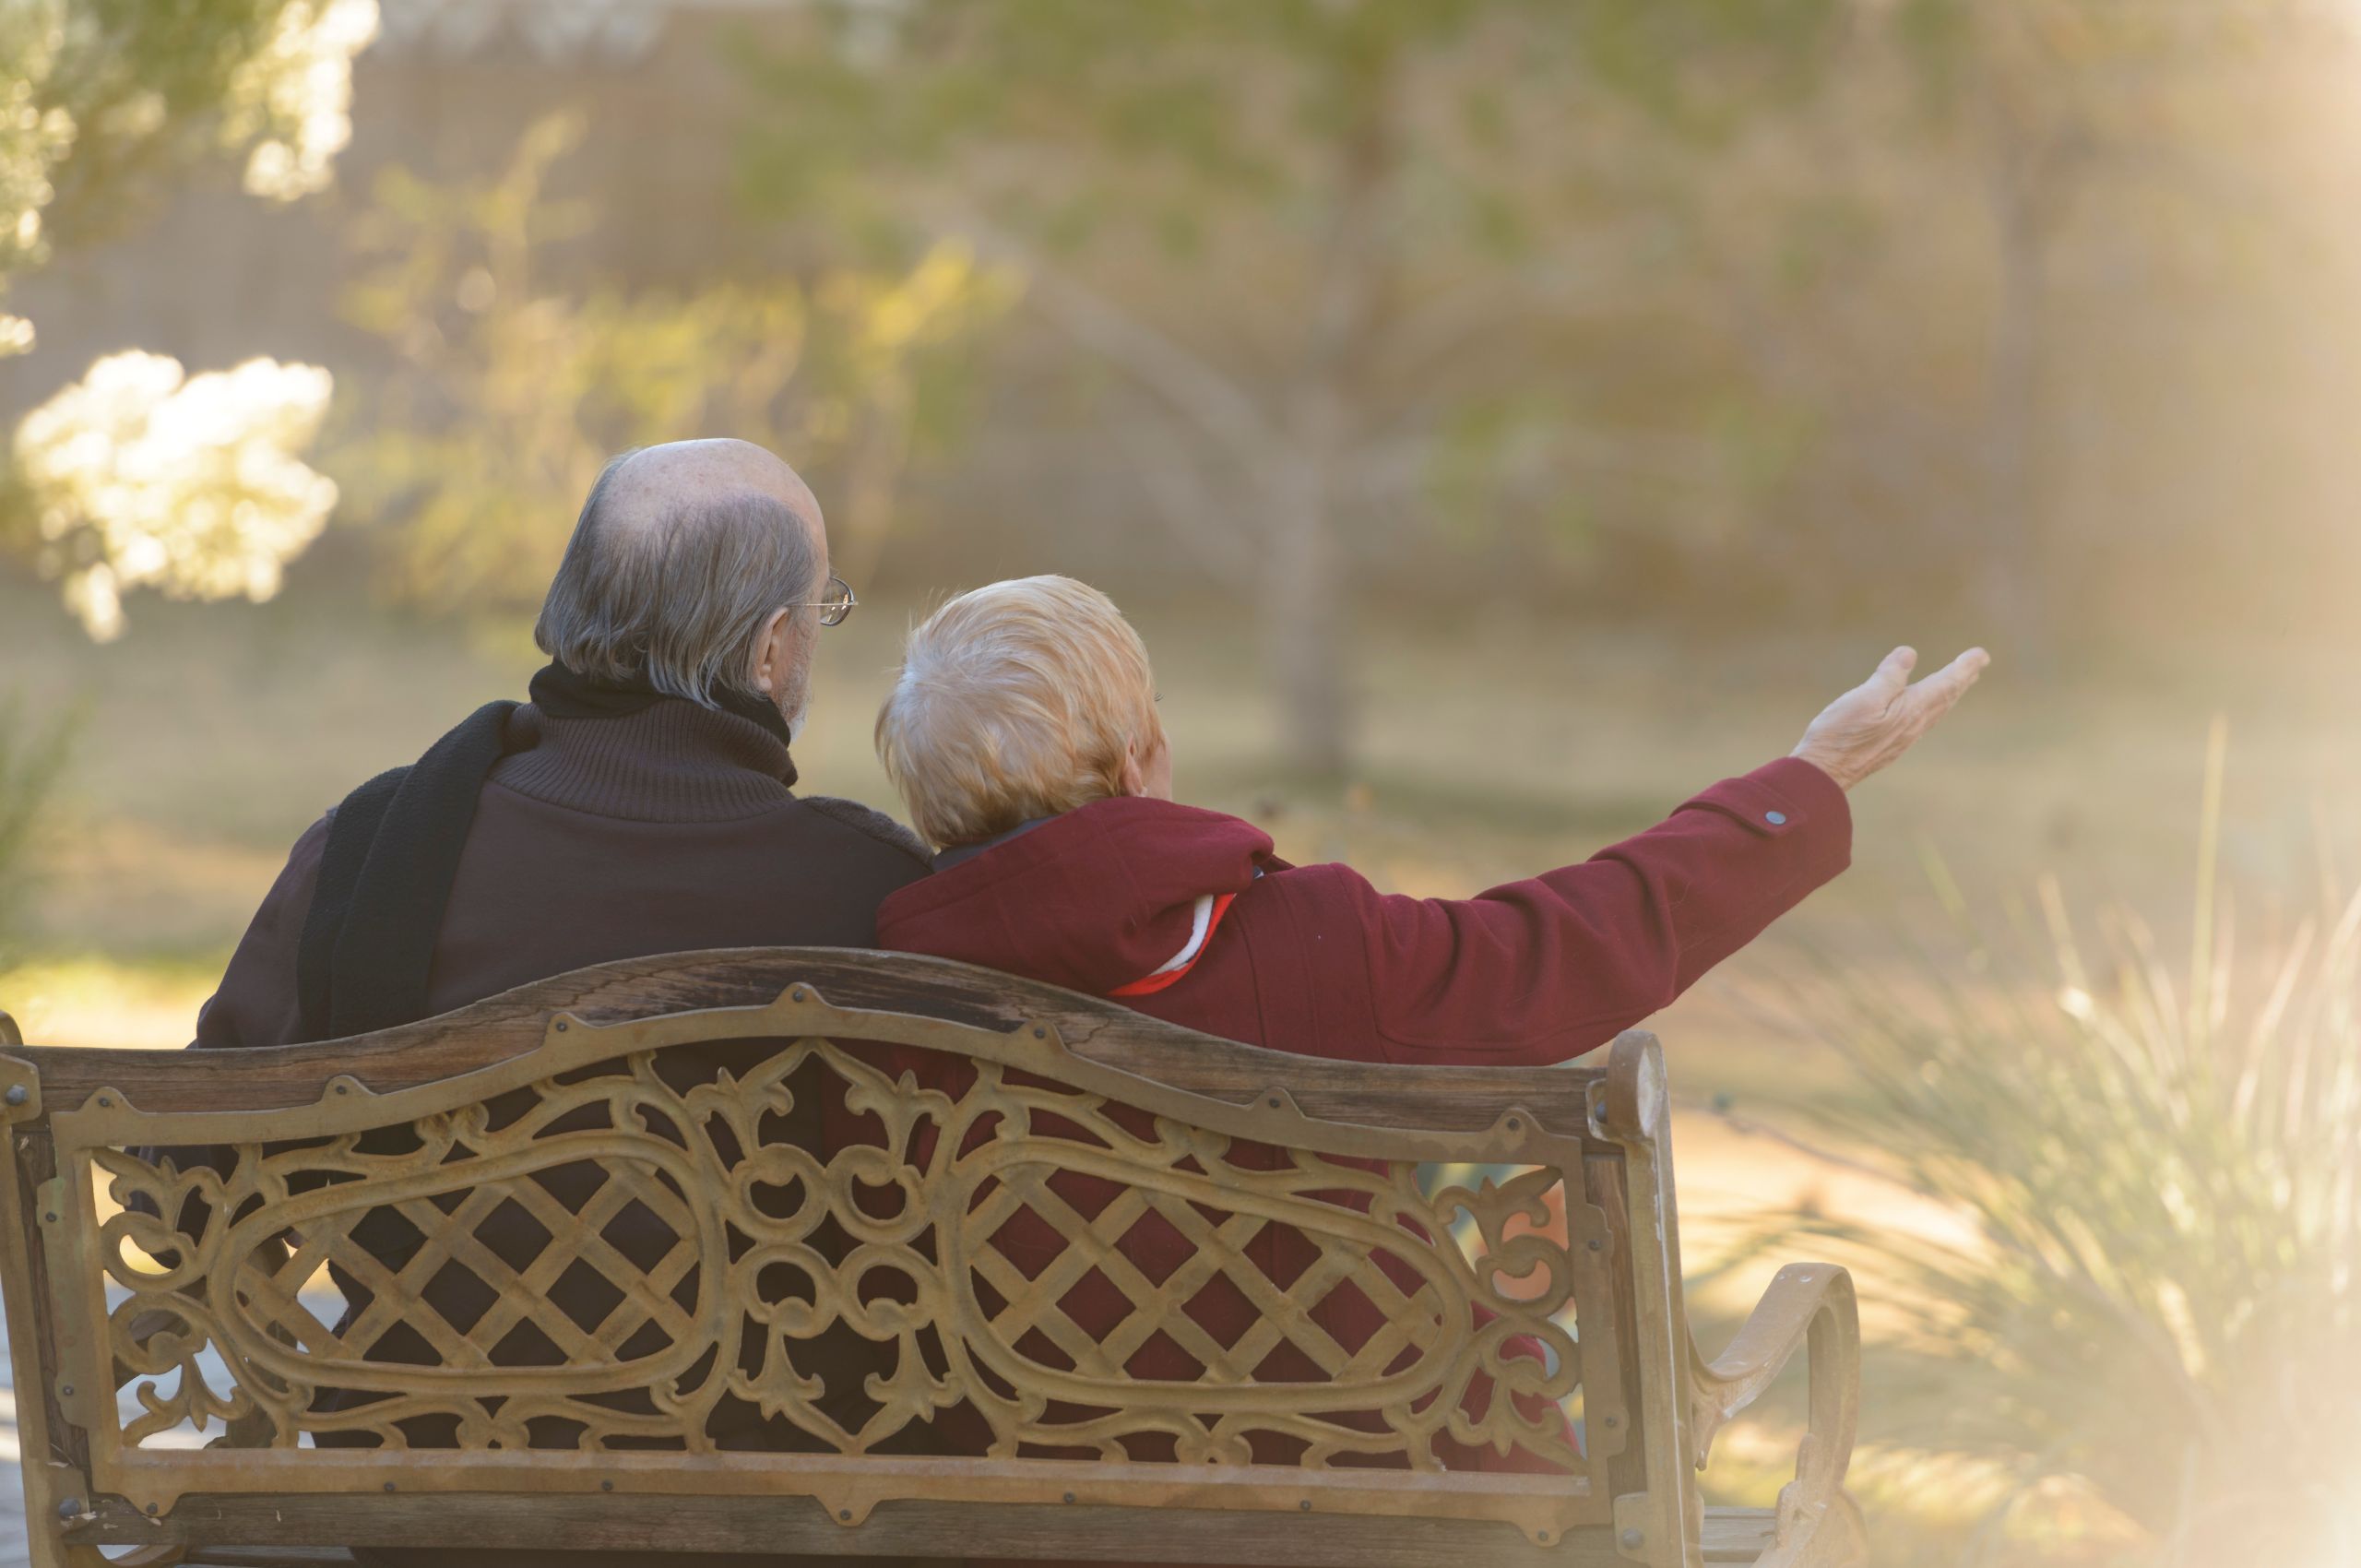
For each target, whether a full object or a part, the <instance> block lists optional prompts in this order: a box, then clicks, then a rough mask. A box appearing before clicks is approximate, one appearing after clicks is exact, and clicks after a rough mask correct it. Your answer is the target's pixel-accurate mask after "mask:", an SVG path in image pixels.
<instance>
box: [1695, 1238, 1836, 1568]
mask: <svg viewBox="0 0 2361 1568" xmlns="http://www.w3.org/2000/svg"><path fill="white" fill-rule="evenodd" d="M1799 1349H1801V1350H1806V1351H1807V1352H1808V1353H1809V1366H1810V1371H1811V1386H1810V1418H1809V1426H1808V1427H1807V1429H1806V1431H1805V1432H1804V1436H1803V1440H1802V1442H1801V1443H1798V1444H1797V1449H1796V1479H1794V1480H1792V1481H1789V1482H1788V1483H1787V1484H1786V1486H1784V1487H1782V1488H1781V1489H1780V1491H1779V1503H1778V1511H1777V1520H1776V1526H1777V1535H1776V1537H1775V1538H1774V1542H1773V1544H1772V1547H1771V1549H1770V1550H1768V1551H1765V1552H1764V1553H1763V1554H1762V1557H1760V1558H1759V1559H1757V1560H1756V1568H1839V1565H1841V1564H1846V1563H1857V1562H1862V1561H1864V1560H1865V1559H1866V1557H1867V1555H1868V1550H1869V1540H1868V1531H1867V1527H1866V1526H1865V1524H1864V1522H1863V1520H1862V1517H1861V1511H1860V1507H1859V1505H1858V1504H1857V1503H1855V1502H1854V1501H1853V1499H1852V1496H1851V1494H1850V1493H1848V1492H1846V1491H1845V1467H1847V1466H1848V1465H1850V1464H1851V1463H1852V1458H1853V1434H1854V1430H1855V1427H1856V1426H1857V1422H1858V1419H1859V1415H1860V1404H1861V1319H1860V1312H1859V1309H1858V1307H1857V1305H1856V1304H1855V1301H1854V1297H1853V1277H1852V1276H1851V1275H1849V1274H1847V1273H1846V1272H1845V1270H1843V1269H1841V1268H1839V1267H1837V1266H1836V1265H1833V1264H1826V1263H1797V1264H1789V1265H1787V1266H1786V1267H1785V1268H1783V1269H1781V1270H1780V1271H1779V1273H1778V1275H1777V1277H1775V1278H1774V1279H1773V1280H1772V1281H1771V1285H1770V1289H1766V1290H1764V1291H1763V1292H1762V1301H1759V1302H1758V1303H1756V1305H1755V1308H1754V1312H1753V1313H1752V1315H1750V1317H1748V1319H1747V1320H1746V1322H1745V1324H1743V1325H1742V1326H1740V1328H1739V1329H1738V1334H1737V1335H1736V1336H1734V1337H1733V1338H1732V1339H1731V1340H1730V1343H1729V1348H1726V1349H1725V1350H1724V1351H1723V1352H1722V1353H1721V1354H1720V1355H1719V1356H1717V1357H1715V1358H1714V1360H1711V1361H1707V1360H1704V1358H1703V1356H1702V1355H1701V1354H1699V1352H1698V1350H1697V1348H1696V1345H1695V1342H1694V1341H1691V1346H1690V1389H1691V1393H1690V1404H1691V1411H1690V1415H1691V1429H1690V1430H1691V1433H1692V1437H1693V1442H1694V1444H1695V1448H1696V1453H1695V1462H1696V1465H1697V1467H1698V1468H1699V1469H1701V1470H1702V1469H1703V1468H1704V1467H1705V1461H1706V1457H1707V1455H1708V1454H1709V1453H1710V1452H1711V1450H1712V1448H1713V1444H1714V1435H1715V1434H1716V1433H1717V1432H1719V1431H1721V1429H1722V1428H1723V1426H1725V1425H1726V1423H1727V1422H1728V1421H1729V1420H1730V1418H1731V1417H1733V1416H1735V1415H1737V1414H1738V1412H1739V1411H1740V1410H1743V1409H1745V1408H1747V1407H1748V1406H1749V1405H1750V1404H1752V1403H1753V1402H1754V1401H1755V1400H1756V1399H1757V1398H1758V1397H1760V1396H1762V1391H1763V1390H1764V1389H1766V1388H1768V1387H1770V1386H1771V1384H1772V1381H1773V1380H1774V1379H1775V1378H1776V1377H1777V1376H1778V1375H1779V1373H1780V1372H1781V1371H1782V1370H1783V1369H1784V1368H1785V1367H1786V1364H1787V1363H1788V1362H1789V1361H1790V1360H1794V1359H1795V1354H1796V1352H1797V1350H1799Z"/></svg>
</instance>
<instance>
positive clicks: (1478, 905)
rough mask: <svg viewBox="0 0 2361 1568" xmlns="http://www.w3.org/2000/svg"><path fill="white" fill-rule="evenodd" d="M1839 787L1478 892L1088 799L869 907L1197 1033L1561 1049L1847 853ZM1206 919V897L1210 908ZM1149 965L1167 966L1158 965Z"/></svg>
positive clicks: (1489, 1053)
mask: <svg viewBox="0 0 2361 1568" xmlns="http://www.w3.org/2000/svg"><path fill="white" fill-rule="evenodd" d="M1852 837H1853V828H1852V815H1851V814H1850V812H1849V811H1848V810H1847V808H1846V805H1845V792H1844V791H1843V790H1840V789H1838V788H1837V787H1836V785H1835V783H1834V781H1833V780H1832V779H1831V778H1829V777H1828V776H1827V775H1826V774H1824V773H1822V772H1821V771H1820V769H1819V768H1817V767H1814V766H1812V765H1811V764H1809V763H1808V762H1800V761H1797V759H1795V758H1793V757H1783V758H1781V759H1780V760H1779V761H1777V762H1774V763H1771V764H1769V765H1767V766H1762V767H1758V768H1756V769H1755V770H1754V771H1753V772H1752V773H1750V774H1747V775H1746V776H1745V777H1743V778H1726V779H1724V780H1723V781H1722V782H1721V783H1719V784H1716V785H1714V787H1713V788H1712V789H1710V790H1706V791H1705V792H1704V793H1703V794H1701V795H1699V796H1697V797H1696V798H1695V799H1694V800H1691V802H1688V803H1687V804H1686V805H1683V806H1682V807H1681V808H1680V809H1679V810H1678V811H1676V812H1674V813H1673V814H1672V815H1671V816H1669V817H1667V818H1666V819H1665V820H1664V821H1663V822H1661V823H1659V824H1657V825H1656V826H1654V827H1652V828H1650V829H1648V830H1647V831H1646V832H1645V833H1643V834H1640V835H1639V836H1638V837H1632V838H1627V839H1625V840H1624V841H1623V842H1621V843H1620V844H1617V845H1615V846H1613V847H1612V848H1610V849H1602V850H1600V851H1599V852H1598V853H1597V854H1596V855H1594V856H1592V857H1591V858H1590V859H1589V860H1587V861H1582V862H1581V863H1580V864H1578V865H1571V866H1565V867H1561V868H1560V869H1559V870H1557V871H1552V872H1545V873H1542V874H1541V875H1539V876H1536V877H1530V878H1527V879H1526V880H1525V881H1523V882H1511V883H1505V884H1503V885H1501V886H1498V887H1494V888H1491V889H1489V891H1487V892H1484V893H1480V894H1478V895H1477V897H1473V898H1465V899H1451V898H1412V897H1404V896H1401V895H1398V894H1395V895H1388V894H1382V893H1380V892H1379V891H1378V890H1377V889H1376V888H1374V887H1372V886H1370V884H1369V882H1368V880H1367V879H1366V878H1364V877H1363V876H1361V875H1360V874H1359V873H1358V872H1355V871H1354V870H1353V869H1352V868H1351V867H1349V866H1342V865H1315V866H1290V865H1288V864H1287V862H1286V861H1281V860H1279V859H1278V858H1277V857H1276V856H1275V855H1273V854H1272V852H1271V838H1270V836H1269V835H1268V834H1266V833H1264V831H1263V830H1262V829H1261V828H1259V827H1256V826H1254V825H1253V824H1252V823H1250V822H1245V821H1242V820H1240V818H1238V817H1234V816H1225V815H1223V814H1220V813H1219V812H1209V811H1201V810H1199V809H1197V808H1195V807H1193V806H1182V805H1174V804H1172V803H1170V802H1165V801H1150V800H1141V799H1136V798H1123V799H1117V800H1108V801H1097V802H1093V803H1091V804H1090V805H1086V806H1084V807H1083V808H1081V809H1080V810H1079V811H1074V812H1069V813H1067V814H1065V815H1063V816H1061V817H1056V818H1053V819H1051V820H1050V821H1048V822H1045V823H1043V824H1041V825H1040V826H1037V827H1034V828H1032V829H1030V830H1029V831H1026V832H1024V833H1020V834H1018V835H1017V836H1015V837H1010V838H1007V839H1004V840H1003V841H1002V842H1000V843H997V844H995V845H993V846H992V847H991V848H990V849H985V850H984V851H983V852H981V853H980V854H977V855H974V856H973V857H972V858H970V859H967V860H964V861H959V862H958V863H956V864H952V865H948V866H945V867H943V868H941V869H938V870H937V871H936V873H935V874H934V875H932V876H931V877H926V878H923V879H921V880H919V881H918V882H914V883H911V884H910V885H908V886H906V887H903V888H901V889H899V890H897V891H896V892H895V893H893V894H892V895H890V896H889V897H887V898H886V900H885V902H884V904H883V905H882V906H880V908H879V909H878V911H877V940H878V944H879V945H881V946H884V947H891V948H896V949H899V950H901V951H904V952H911V953H931V954H935V955H938V956H942V957H946V958H961V959H965V960H967V962H969V963H976V964H984V965H988V966H990V967H991V968H997V969H1005V970H1008V971H1010V972H1011V973H1014V974H1021V975H1026V976H1029V977H1031V978H1032V979H1035V980H1048V981H1050V982H1051V983H1052V984H1056V985H1062V986H1065V987H1067V988H1068V989H1070V990H1074V991H1080V992H1088V993H1090V994H1092V995H1095V996H1109V995H1112V994H1114V993H1115V992H1118V991H1120V990H1122V989H1124V988H1126V987H1130V986H1133V985H1135V984H1137V983H1139V982H1142V981H1145V980H1148V979H1149V977H1151V976H1152V975H1155V974H1156V971H1157V970H1158V969H1159V968H1164V967H1165V966H1166V965H1168V964H1169V963H1171V962H1172V961H1173V960H1174V959H1175V958H1176V957H1178V956H1181V954H1182V953H1183V952H1184V951H1185V950H1188V949H1189V948H1190V944H1191V938H1192V934H1193V932H1194V924H1195V920H1196V916H1197V911H1198V909H1199V906H1200V902H1201V900H1204V899H1205V898H1206V897H1211V898H1212V899H1213V900H1214V901H1215V906H1216V907H1218V905H1219V901H1220V900H1221V899H1222V898H1223V897H1225V896H1230V897H1232V900H1233V901H1232V902H1230V903H1229V904H1228V908H1227V911H1226V912H1225V913H1223V914H1222V915H1221V918H1220V920H1219V921H1218V923H1217V924H1216V925H1214V927H1213V929H1212V930H1211V932H1210V934H1209V935H1208V936H1207V937H1206V938H1205V939H1204V942H1203V944H1202V946H1201V948H1200V949H1199V950H1197V951H1196V952H1195V954H1194V957H1193V962H1192V963H1191V964H1189V966H1188V967H1187V968H1186V970H1185V972H1184V973H1182V974H1181V978H1179V979H1178V980H1172V981H1170V982H1169V984H1166V985H1165V987H1164V989H1161V990H1158V991H1156V992H1153V993H1150V994H1145V995H1133V996H1126V997H1125V998H1124V999H1123V1000H1125V1001H1127V1002H1129V1003H1130V1004H1131V1005H1133V1006H1134V1007H1136V1008H1138V1009H1139V1010H1140V1011H1141V1012H1144V1013H1148V1014H1152V1015H1154V1016H1157V1017H1159V1018H1165V1019H1169V1020H1170V1021H1172V1022H1174V1023H1178V1024H1185V1025H1187V1026H1188V1027H1189V1028H1196V1029H1203V1030H1204V1031H1205V1032H1206V1033H1208V1034H1216V1035H1222V1036H1225V1037H1227V1038H1228V1039H1237V1040H1244V1041H1245V1042H1247V1043H1248V1044H1250V1045H1265V1046H1269V1047H1271V1048H1272V1049H1274V1050H1277V1051H1298V1052H1300V1053H1302V1054H1304V1055H1307V1056H1335V1057H1344V1058H1347V1059H1348V1060H1353V1061H1361V1062H1398V1063H1421V1062H1424V1063H1432V1062H1456V1063H1482V1064H1486V1065H1492V1066H1511V1065H1535V1064H1544V1063H1556V1062H1564V1061H1567V1060H1568V1059H1570V1058H1572V1057H1575V1056H1579V1055H1581V1054H1582V1053H1583V1052H1584V1051H1589V1050H1591V1049H1593V1048H1594V1047H1596V1046H1599V1045H1603V1044H1605V1043H1606V1042H1607V1041H1608V1040H1610V1039H1614V1038H1615V1036H1616V1035H1617V1034H1618V1033H1619V1032H1621V1031H1622V1030H1624V1029H1626V1028H1630V1027H1631V1026H1632V1025H1633V1024H1636V1023H1638V1022H1639V1021H1640V1020H1641V1019H1643V1018H1645V1017H1647V1016H1649V1015H1650V1014H1652V1013H1655V1012H1656V1011H1657V1010H1658V1009H1660V1008H1662V1007H1664V1006H1665V1005H1666V1004H1668V1003H1670V1002H1671V1001H1672V999H1673V998H1674V997H1676V996H1679V994H1680V993H1681V992H1684V991H1686V990H1687V989H1688V988H1689V987H1690V986H1691V984H1692V983H1694V982H1695V981H1696V980H1697V978H1698V977H1699V976H1700V975H1703V973H1704V972H1705V971H1706V970H1707V969H1709V968H1713V967H1714V965H1715V964H1718V963H1720V962H1721V961H1722V960H1723V959H1724V958H1726V957H1728V956H1730V955H1731V954H1733V953H1735V952H1737V951H1738V949H1739V948H1740V947H1743V946H1745V945H1746V944H1748V943H1749V942H1751V941H1752V940H1753V939H1754V938H1755V937H1757V936H1759V935H1761V934H1762V931H1763V928H1765V927H1766V926H1768V925H1769V924H1770V923H1771V922H1772V921H1774V920H1776V919H1778V918H1779V917H1780V916H1781V915H1783V914H1785V913H1786V912H1787V911H1788V910H1789V909H1793V908H1795V906H1796V905H1797V904H1798V903H1800V902H1802V900H1803V898H1804V897H1805V895H1807V894H1809V893H1810V892H1811V891H1812V890H1813V889H1814V888H1817V887H1819V886H1820V885H1821V884H1823V883H1825V882H1827V881H1829V880H1830V879H1831V878H1833V877H1834V876H1835V875H1836V874H1837V873H1839V872H1841V871H1843V870H1844V869H1845V866H1846V864H1847V863H1848V862H1849V859H1850V854H1851V848H1852ZM1209 912H1210V911H1209ZM1159 978H1161V977H1159Z"/></svg>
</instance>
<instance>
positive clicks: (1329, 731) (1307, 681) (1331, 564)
mask: <svg viewBox="0 0 2361 1568" xmlns="http://www.w3.org/2000/svg"><path fill="white" fill-rule="evenodd" d="M1323 423H1327V424H1331V425H1333V423H1334V421H1333V419H1323V418H1322V417H1321V416H1320V415H1319V414H1318V413H1317V412H1312V413H1307V414H1303V415H1299V417H1298V418H1295V419H1290V420H1288V421H1287V440H1288V442H1289V445H1290V450H1289V451H1288V452H1287V453H1286V454H1285V455H1283V456H1282V457H1281V458H1280V471H1279V473H1278V474H1277V475H1276V476H1275V479H1274V481H1273V486H1272V488H1273V491H1274V494H1273V497H1272V500H1273V506H1272V517H1271V520H1270V543H1271V552H1270V557H1269V561H1268V564H1267V565H1266V567H1265V571H1264V579H1263V595H1264V598H1263V629H1264V646H1265V647H1267V648H1268V650H1269V656H1270V662H1271V673H1272V675H1273V677H1274V679H1275V681H1276V683H1277V686H1278V697H1279V722H1280V724H1281V726H1282V727H1283V731H1284V735H1283V740H1282V744H1281V748H1280V749H1281V752H1282V754H1284V755H1285V756H1286V758H1287V765H1288V766H1289V767H1290V768H1291V769H1293V770H1294V771H1297V772H1299V773H1306V774H1310V775H1311V776H1313V777H1315V778H1341V777H1342V776H1343V774H1344V772H1345V770H1346V768H1347V766H1348V765H1349V764H1350V762H1351V760H1352V751H1353V740H1354V730H1355V724H1354V719H1355V714H1354V706H1355V705H1354V693H1353V690H1352V685H1351V683H1350V681H1349V680H1348V679H1347V675H1346V670H1345V664H1346V648H1347V641H1348V637H1349V631H1350V629H1349V627H1348V626H1347V624H1346V613H1345V605H1346V601H1347V598H1348V594H1347V588H1346V584H1345V578H1344V565H1343V563H1342V562H1340V561H1339V560H1338V559H1337V550H1336V519H1335V496H1334V493H1333V490H1334V476H1335V452H1334V450H1333V447H1332V446H1331V445H1329V443H1328V442H1327V441H1324V440H1323V439H1322V438H1321V436H1320V435H1319V434H1318V431H1319V426H1320V425H1321V424H1323Z"/></svg>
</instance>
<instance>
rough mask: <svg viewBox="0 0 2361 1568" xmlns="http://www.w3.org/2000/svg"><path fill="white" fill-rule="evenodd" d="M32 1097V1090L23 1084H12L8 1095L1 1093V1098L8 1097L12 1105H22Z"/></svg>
mask: <svg viewBox="0 0 2361 1568" xmlns="http://www.w3.org/2000/svg"><path fill="white" fill-rule="evenodd" d="M0 1099H6V1101H7V1102H8V1103H9V1104H11V1105H22V1104H24V1103H25V1101H27V1100H29V1099H32V1093H31V1091H30V1090H29V1089H27V1088H26V1087H25V1086H24V1085H22V1084H10V1085H9V1086H8V1092H7V1093H6V1095H0Z"/></svg>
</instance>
